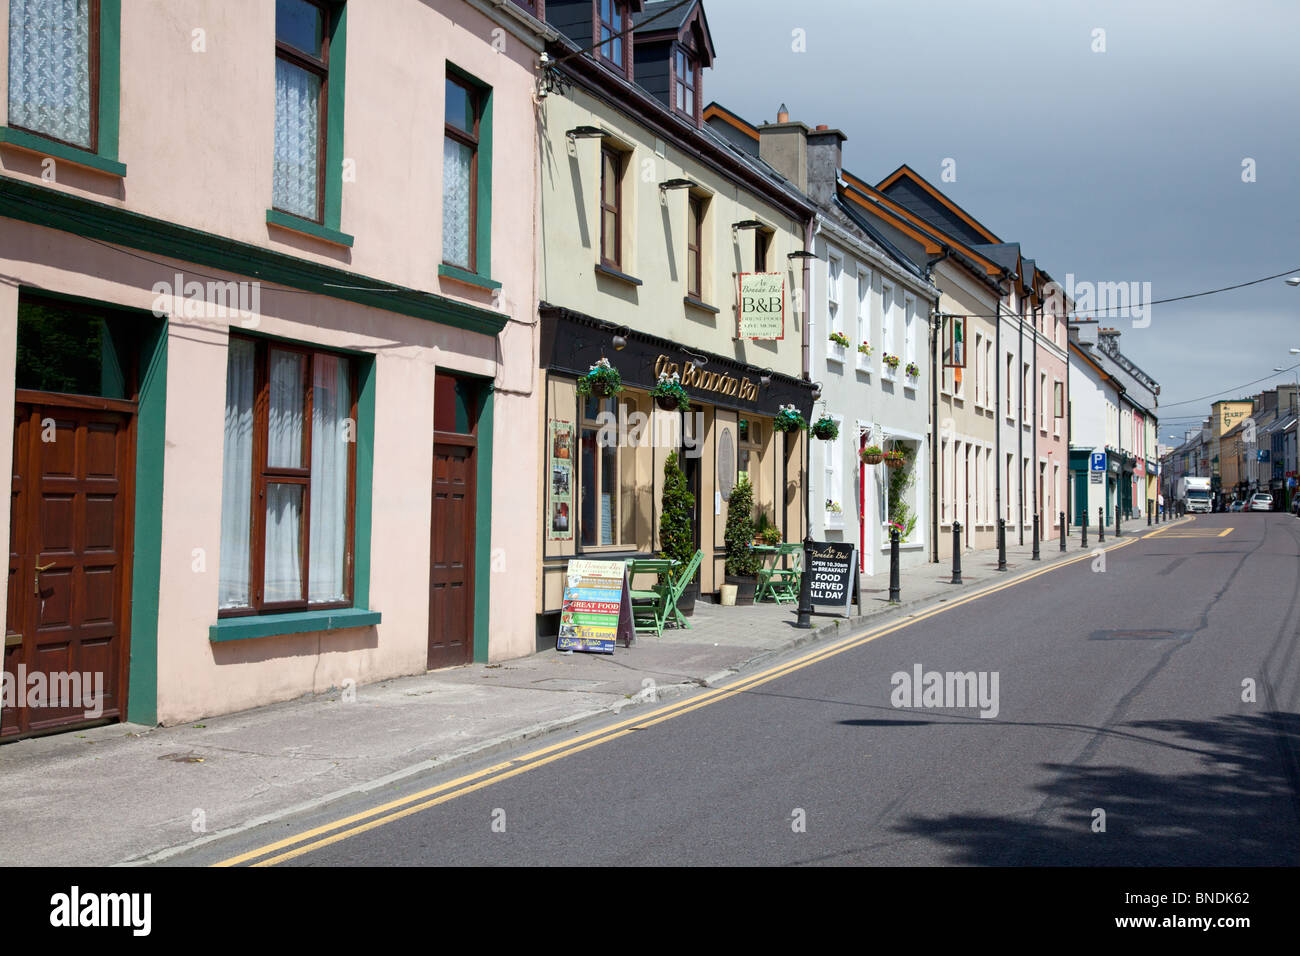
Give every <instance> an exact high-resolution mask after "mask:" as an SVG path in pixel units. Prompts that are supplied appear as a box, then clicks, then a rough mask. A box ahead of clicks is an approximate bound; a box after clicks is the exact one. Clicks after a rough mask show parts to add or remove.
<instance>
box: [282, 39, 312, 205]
mask: <svg viewBox="0 0 1300 956" xmlns="http://www.w3.org/2000/svg"><path fill="white" fill-rule="evenodd" d="M320 90H321V81H320V77H319V76H317V75H316V74H314V73H309V72H308V71H306V70H304V69H302V68H301V67H298V66H295V65H293V64H292V63H288V62H286V61H284V60H281V59H277V60H276V61H275V182H274V187H273V189H274V197H273V202H274V205H275V208H276V209H282V210H284V211H285V212H290V213H293V214H294V215H296V216H303V217H305V218H307V219H319V218H320V205H319V198H320V197H319V193H318V188H319V183H320V178H319V175H318V172H317V170H318V168H319V164H320Z"/></svg>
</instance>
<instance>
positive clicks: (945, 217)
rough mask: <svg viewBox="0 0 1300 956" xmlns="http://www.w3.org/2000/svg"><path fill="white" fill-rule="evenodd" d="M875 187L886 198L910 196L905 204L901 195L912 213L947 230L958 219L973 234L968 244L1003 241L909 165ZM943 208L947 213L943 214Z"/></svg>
mask: <svg viewBox="0 0 1300 956" xmlns="http://www.w3.org/2000/svg"><path fill="white" fill-rule="evenodd" d="M912 187H915V188H912ZM876 188H877V189H879V190H880V191H881V192H882V193H885V194H886V195H893V194H895V193H905V194H907V196H908V197H910V198H909V199H908V201H906V202H904V201H903V197H901V196H900V199H899V201H900V204H902V205H906V206H907V208H908V209H909V210H910V211H911V212H914V213H915V214H916V215H918V216H920V217H921V218H922V219H924V220H925V221H926V222H929V223H930V224H931V225H933V226H937V227H938V228H941V229H942V228H945V224H946V227H947V229H948V230H951V229H952V225H951V220H952V218H953V217H955V218H956V219H958V220H960V221H961V222H962V223H964V224H965V226H966V227H967V228H968V229H969V230H970V231H971V233H972V234H971V235H969V236H967V237H966V238H967V241H968V242H978V241H979V240H981V239H982V240H983V241H985V242H1001V241H1002V240H1000V239H999V238H998V237H997V236H995V235H994V234H993V230H991V229H989V228H988V227H987V226H986V225H984V224H983V223H982V222H980V221H979V220H978V219H976V218H975V217H974V216H972V215H971V214H970V213H968V212H967V211H966V210H965V209H962V208H961V206H959V205H957V204H956V203H955V202H953V201H952V200H951V199H950V198H948V196H947V195H946V194H945V193H944V192H943V191H942V190H940V189H937V188H936V187H935V186H933V185H931V183H930V182H929V181H928V180H927V179H926V178H925V177H924V176H922V175H921V174H920V173H918V172H917V171H916V170H914V169H913V168H912V167H911V166H908V165H907V164H906V163H904V164H903V165H902V166H899V167H898V168H897V169H896V170H894V171H893V172H892V173H890V174H889V175H888V176H886V177H885V178H884V179H882V180H881V181H880V182H879V183H877V184H876ZM941 209H942V210H946V211H947V212H946V213H944V212H941ZM945 221H946V223H945Z"/></svg>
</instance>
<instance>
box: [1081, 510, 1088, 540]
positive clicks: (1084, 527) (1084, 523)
mask: <svg viewBox="0 0 1300 956" xmlns="http://www.w3.org/2000/svg"><path fill="white" fill-rule="evenodd" d="M1087 546H1088V512H1087V511H1084V513H1083V520H1082V521H1080V522H1079V547H1081V548H1086V547H1087Z"/></svg>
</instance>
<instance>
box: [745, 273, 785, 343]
mask: <svg viewBox="0 0 1300 956" xmlns="http://www.w3.org/2000/svg"><path fill="white" fill-rule="evenodd" d="M736 337H737V338H741V339H783V338H785V276H783V275H782V274H781V273H779V272H742V273H741V275H740V311H739V313H738V315H737V323H736Z"/></svg>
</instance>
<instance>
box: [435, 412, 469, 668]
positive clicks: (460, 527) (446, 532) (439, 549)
mask: <svg viewBox="0 0 1300 956" xmlns="http://www.w3.org/2000/svg"><path fill="white" fill-rule="evenodd" d="M474 451H475V449H474V438H473V437H472V436H468V435H466V436H451V435H439V436H438V438H437V439H436V440H435V442H434V446H433V522H432V529H431V535H430V538H431V540H430V569H429V668H430V669H432V668H435V667H451V666H453V665H456V664H467V663H469V662H470V660H472V659H473V656H474V471H475V467H476V462H475V455H474Z"/></svg>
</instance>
